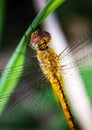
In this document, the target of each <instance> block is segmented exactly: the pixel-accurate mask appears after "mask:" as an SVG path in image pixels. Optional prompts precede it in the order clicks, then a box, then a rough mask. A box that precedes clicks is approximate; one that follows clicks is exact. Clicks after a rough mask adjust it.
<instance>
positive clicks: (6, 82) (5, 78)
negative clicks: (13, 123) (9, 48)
mask: <svg viewBox="0 0 92 130" xmlns="http://www.w3.org/2000/svg"><path fill="white" fill-rule="evenodd" d="M62 2H63V0H49V1H48V3H47V4H46V5H45V7H44V8H43V9H42V10H41V11H40V12H39V13H38V15H37V16H36V18H35V19H34V20H33V22H32V24H31V25H30V26H29V28H28V29H27V31H26V32H25V35H26V38H27V39H29V38H30V34H31V33H32V31H33V29H35V28H36V27H37V26H38V25H39V24H40V23H41V22H43V21H44V20H45V18H46V17H47V16H48V15H49V14H50V13H51V12H52V11H54V10H55V9H56V8H57V7H58V6H59V5H60V4H61V3H62ZM25 35H24V36H23V37H22V39H21V41H20V43H19V44H18V47H17V48H16V50H15V52H14V54H13V55H12V57H11V58H10V60H9V62H8V64H7V66H6V68H5V71H4V72H3V74H2V77H1V80H0V97H1V98H0V114H2V112H3V110H4V108H5V105H6V104H7V102H8V100H9V96H10V95H11V94H12V92H13V91H14V88H15V87H16V85H17V83H18V81H19V79H20V76H21V74H22V69H23V66H20V65H22V64H23V63H24V56H23V55H18V53H17V52H21V50H22V53H24V54H25V52H26V46H25V42H26V40H25ZM16 66H19V68H18V67H16ZM7 68H8V69H7ZM14 72H16V73H14ZM17 72H18V73H17ZM13 74H14V75H13ZM15 74H16V75H15ZM12 77H13V78H14V80H11V78H12ZM4 95H7V98H2V97H3V96H4Z"/></svg>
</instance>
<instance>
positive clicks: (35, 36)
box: [30, 30, 41, 44]
mask: <svg viewBox="0 0 92 130" xmlns="http://www.w3.org/2000/svg"><path fill="white" fill-rule="evenodd" d="M40 40H41V35H40V32H39V30H36V31H34V32H33V33H32V34H31V39H30V44H32V43H37V42H39V41H40Z"/></svg>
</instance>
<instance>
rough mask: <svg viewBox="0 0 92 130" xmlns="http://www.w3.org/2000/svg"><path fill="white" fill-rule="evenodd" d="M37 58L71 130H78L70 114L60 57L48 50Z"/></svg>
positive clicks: (40, 53) (38, 53) (50, 49)
mask: <svg viewBox="0 0 92 130" xmlns="http://www.w3.org/2000/svg"><path fill="white" fill-rule="evenodd" d="M37 58H38V60H39V64H40V68H41V70H42V71H43V73H44V75H45V76H46V77H47V79H48V80H49V81H50V83H51V86H52V88H53V90H54V92H55V93H56V95H57V97H58V98H59V101H60V103H61V105H62V109H63V111H64V114H65V117H66V119H67V122H68V124H69V126H70V129H71V130H76V128H75V122H74V119H73V117H72V114H71V112H70V108H69V106H68V103H67V100H66V96H65V94H64V89H63V86H64V84H63V79H62V76H61V69H62V67H61V66H60V64H59V57H58V55H57V54H56V53H55V52H54V50H53V49H52V48H47V49H46V50H43V51H41V50H39V51H37Z"/></svg>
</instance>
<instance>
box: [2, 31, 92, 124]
mask: <svg viewBox="0 0 92 130" xmlns="http://www.w3.org/2000/svg"><path fill="white" fill-rule="evenodd" d="M90 35H91V32H89V33H87V34H83V35H82V36H80V38H79V39H78V40H76V41H75V42H73V44H71V45H70V47H67V48H66V49H65V50H64V51H63V52H61V54H60V58H61V59H62V64H63V66H62V68H63V69H64V66H66V65H67V64H64V61H65V60H67V55H68V58H71V56H72V55H70V52H72V53H73V55H74V58H75V61H76V65H79V64H82V63H83V66H82V68H83V69H84V66H85V64H84V61H87V60H88V59H89V57H91V53H92V49H91V38H90ZM88 48H90V51H89V49H88ZM87 50H88V51H87ZM15 53H18V54H19V55H23V53H22V52H15ZM25 57H26V60H25V64H24V68H23V73H22V76H21V79H20V81H19V84H18V85H17V87H16V89H15V91H14V93H13V94H12V96H11V98H10V101H9V103H8V104H7V105H6V109H5V112H4V113H3V115H2V118H1V119H0V122H1V124H2V122H3V123H5V124H7V123H9V122H12V123H15V122H16V119H18V116H19V115H21V118H22V114H24V115H27V113H28V112H29V113H30V116H31V117H33V118H34V119H36V121H38V120H39V119H43V118H44V119H46V118H48V117H49V116H51V115H52V113H56V111H57V108H56V107H54V106H55V105H56V104H55V101H54V96H53V92H52V90H51V87H50V84H49V82H48V81H47V80H46V79H45V77H44V75H43V74H42V72H41V70H40V67H39V64H38V61H37V59H36V56H35V54H34V52H33V51H32V49H29V50H28V52H27V55H25ZM68 64H71V67H70V68H68V69H71V68H72V67H73V63H72V62H69V63H68ZM90 66H91V64H90ZM16 67H17V68H18V69H17V71H15V67H14V68H13V71H12V77H10V78H9V80H10V81H11V80H15V78H16V74H17V73H19V72H20V67H21V65H20V66H16ZM88 68H90V67H88V65H87V68H85V72H86V71H88ZM2 71H3V70H0V73H2ZM6 71H8V68H7V70H6ZM90 72H91V71H90ZM5 73H6V72H5ZM83 73H84V71H82V69H81V74H82V75H85V74H83ZM87 74H88V73H87ZM88 75H91V74H88ZM87 77H89V76H87ZM84 78H85V76H84ZM85 79H86V78H85ZM87 80H88V78H87V79H86V81H87ZM2 82H4V81H2ZM89 82H91V81H89ZM88 86H90V85H88ZM7 96H9V95H8V94H7V95H4V96H1V97H0V98H7ZM1 107H2V106H0V108H1ZM17 114H18V115H17ZM15 115H16V118H15ZM27 116H28V117H29V115H27ZM28 117H27V118H28ZM9 119H10V120H9Z"/></svg>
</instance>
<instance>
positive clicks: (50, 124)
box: [0, 0, 92, 130]
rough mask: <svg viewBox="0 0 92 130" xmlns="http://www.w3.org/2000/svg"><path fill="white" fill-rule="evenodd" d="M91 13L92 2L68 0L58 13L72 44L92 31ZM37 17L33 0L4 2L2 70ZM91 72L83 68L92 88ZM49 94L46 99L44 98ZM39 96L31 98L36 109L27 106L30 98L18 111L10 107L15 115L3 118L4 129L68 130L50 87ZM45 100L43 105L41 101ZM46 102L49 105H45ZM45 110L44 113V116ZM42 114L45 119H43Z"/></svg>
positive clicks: (0, 4)
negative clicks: (90, 29) (80, 36)
mask: <svg viewBox="0 0 92 130" xmlns="http://www.w3.org/2000/svg"><path fill="white" fill-rule="evenodd" d="M91 12H92V1H91V0H87V1H86V0H75V1H74V0H66V1H65V2H64V3H63V4H62V5H61V6H60V7H59V8H58V9H57V10H56V13H57V16H58V19H59V22H60V24H61V26H62V28H63V30H64V33H65V36H66V38H67V39H68V40H70V41H72V40H73V39H74V38H77V37H78V36H79V35H81V34H82V33H84V32H87V31H88V30H89V28H91V25H92V13H91ZM35 16H36V12H35V9H34V5H33V2H32V0H28V1H18V0H16V1H15V0H13V1H12V0H0V69H2V68H3V67H4V66H5V64H6V63H7V62H8V59H9V57H10V56H11V54H12V52H13V50H14V49H15V47H16V46H17V44H18V42H19V40H20V39H21V37H22V36H23V35H24V32H25V31H26V29H27V28H28V26H29V25H30V24H31V22H32V20H33V19H34V17H35ZM91 70H92V69H89V70H86V71H87V73H86V71H82V69H81V74H82V76H83V77H84V79H85V84H87V86H88V87H89V88H90V84H91V83H90V80H88V79H89V77H90V75H91V74H90V73H91V72H92V71H91ZM88 72H90V73H88ZM23 85H24V84H23ZM87 91H88V93H89V91H91V90H88V89H87ZM45 93H46V96H45V95H44V94H45ZM37 94H38V96H35V98H34V96H32V97H31V103H30V104H31V105H32V103H33V100H35V103H33V104H34V105H33V107H32V108H31V109H32V110H30V107H26V106H27V105H26V102H28V101H30V99H27V100H26V101H25V103H22V104H19V103H18V106H16V107H15V108H14V109H12V108H10V113H11V114H10V113H9V114H7V118H6V117H4V115H3V116H2V118H1V120H0V129H2V130H4V129H9V130H10V129H25V130H26V129H30V130H35V129H37V130H47V129H48V130H49V129H50V130H51V129H52V130H54V129H55V130H61V129H62V130H68V129H69V128H68V125H67V123H66V120H65V117H64V115H63V113H62V111H61V110H60V108H59V107H58V105H57V103H56V102H55V100H54V97H53V93H52V91H51V89H49V86H48V87H46V88H45V92H43V89H42V92H37V93H36V92H35V93H34V94H33V95H37ZM40 95H41V96H40ZM43 95H44V96H43ZM90 95H91V94H90ZM38 97H39V98H38ZM43 97H44V98H43ZM90 97H91V96H90ZM91 99H92V98H91ZM41 100H42V103H41V102H40V101H41ZM48 100H50V101H48ZM36 101H37V104H36ZM44 102H47V103H45V105H44ZM39 104H40V105H39ZM29 106H30V105H29ZM47 108H48V109H47ZM44 109H46V110H44ZM42 111H43V114H42V113H41V112H42ZM39 113H40V114H41V116H39ZM39 117H40V118H39Z"/></svg>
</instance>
